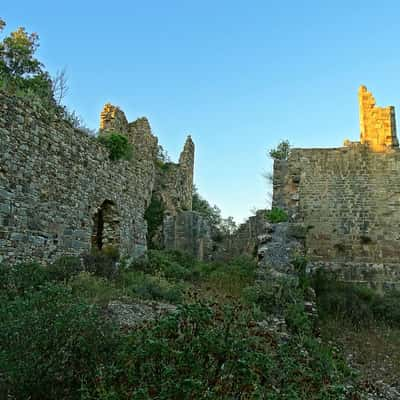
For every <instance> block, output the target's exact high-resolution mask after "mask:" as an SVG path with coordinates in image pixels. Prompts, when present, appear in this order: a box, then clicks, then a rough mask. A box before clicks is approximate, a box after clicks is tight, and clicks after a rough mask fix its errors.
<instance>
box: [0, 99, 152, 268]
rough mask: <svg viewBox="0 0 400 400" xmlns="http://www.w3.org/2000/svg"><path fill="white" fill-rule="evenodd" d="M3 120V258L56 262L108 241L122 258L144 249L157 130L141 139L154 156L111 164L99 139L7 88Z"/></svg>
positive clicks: (2, 103) (0, 111)
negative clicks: (115, 247)
mask: <svg viewBox="0 0 400 400" xmlns="http://www.w3.org/2000/svg"><path fill="white" fill-rule="evenodd" d="M121 113H122V111H121ZM28 121H29V122H28ZM0 124H1V126H0V170H1V173H0V224H1V226H0V231H1V232H2V233H1V237H2V244H1V247H0V255H1V257H2V259H3V260H5V261H9V262H16V261H26V260H34V259H40V261H43V262H50V261H53V260H54V259H56V258H58V257H59V256H61V255H66V254H67V255H80V254H82V253H84V252H88V251H89V250H90V249H91V248H92V247H93V246H102V245H104V246H106V245H115V246H117V247H119V249H120V252H121V254H122V255H123V256H132V255H135V254H136V255H138V254H140V253H143V250H145V249H146V232H147V225H146V222H145V221H144V217H143V215H144V210H145V208H146V207H147V205H148V203H149V200H150V196H151V192H152V189H153V185H154V176H155V167H154V159H153V154H155V152H156V151H157V139H156V138H155V137H154V136H152V135H151V133H150V132H147V136H146V137H144V138H143V139H142V140H146V141H147V146H148V147H147V153H146V152H144V153H142V154H141V157H140V158H139V157H135V158H134V160H132V162H128V161H115V162H111V161H110V160H109V155H108V151H107V150H106V149H105V147H104V146H102V145H100V144H99V143H98V142H97V140H96V139H95V138H93V137H90V136H88V135H86V134H85V133H83V132H81V131H79V130H76V129H73V128H71V126H70V125H69V124H68V123H66V122H64V121H62V120H61V119H59V118H57V117H56V116H55V115H54V113H52V112H50V111H48V110H46V109H44V108H43V107H41V106H40V105H38V104H34V105H33V104H31V103H30V102H29V101H28V100H23V99H19V98H14V97H10V96H7V95H6V94H4V93H2V92H0ZM132 142H133V140H132ZM111 209H112V212H111V211H110V210H111ZM100 211H101V212H102V213H103V214H102V217H101V221H100V220H99V218H97V217H98V216H99V212H100ZM96 216H97V217H96ZM96 218H97V219H96ZM99 227H100V228H101V230H102V232H101V233H100V232H99V231H98V228H99Z"/></svg>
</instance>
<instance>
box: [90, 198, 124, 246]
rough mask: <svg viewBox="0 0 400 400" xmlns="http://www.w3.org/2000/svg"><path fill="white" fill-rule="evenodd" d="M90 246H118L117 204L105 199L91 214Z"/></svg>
mask: <svg viewBox="0 0 400 400" xmlns="http://www.w3.org/2000/svg"><path fill="white" fill-rule="evenodd" d="M93 222H94V224H93V235H92V248H93V249H97V250H103V249H105V248H110V247H113V248H118V247H119V244H120V216H119V212H118V209H117V206H116V204H115V203H114V202H112V201H111V200H105V201H104V202H103V204H102V205H101V206H100V207H99V208H98V209H97V211H96V213H95V214H94V216H93Z"/></svg>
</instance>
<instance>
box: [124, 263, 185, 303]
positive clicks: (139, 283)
mask: <svg viewBox="0 0 400 400" xmlns="http://www.w3.org/2000/svg"><path fill="white" fill-rule="evenodd" d="M118 286H119V287H120V288H121V290H122V292H123V293H124V295H125V296H129V297H133V298H135V297H139V298H142V299H145V300H157V301H166V302H170V303H180V302H181V301H182V300H183V294H184V289H185V287H184V286H183V285H181V284H176V283H171V282H168V281H167V280H166V279H165V278H164V277H162V276H160V275H158V276H157V275H156V276H154V275H149V274H145V273H143V272H141V271H126V272H124V273H123V274H122V275H121V277H120V279H119V282H118Z"/></svg>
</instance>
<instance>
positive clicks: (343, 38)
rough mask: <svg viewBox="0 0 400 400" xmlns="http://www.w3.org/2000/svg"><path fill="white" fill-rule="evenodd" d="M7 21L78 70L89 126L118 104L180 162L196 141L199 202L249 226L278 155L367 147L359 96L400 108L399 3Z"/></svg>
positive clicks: (59, 13) (76, 4)
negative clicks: (144, 121) (355, 143)
mask: <svg viewBox="0 0 400 400" xmlns="http://www.w3.org/2000/svg"><path fill="white" fill-rule="evenodd" d="M0 17H2V18H3V19H5V21H6V22H7V30H6V32H7V33H8V32H10V30H14V29H16V28H17V27H18V26H24V27H26V28H27V30H28V31H30V32H37V33H38V34H39V36H40V43H41V47H40V50H39V53H38V56H39V58H40V59H41V61H43V63H44V64H45V65H46V67H47V69H48V70H49V71H50V72H51V73H55V71H56V70H57V69H60V68H62V67H66V68H67V73H68V78H69V88H70V89H69V94H68V96H67V98H66V100H65V103H66V104H67V105H68V106H69V107H70V108H71V109H73V110H76V111H77V113H78V114H80V115H81V116H82V117H83V119H84V120H85V121H86V124H87V125H88V126H89V127H91V128H96V129H97V127H98V123H99V113H100V111H101V109H102V106H103V104H104V103H106V102H111V103H113V104H116V105H119V106H120V107H121V108H122V109H123V110H124V111H125V113H126V115H127V117H128V119H129V120H134V119H136V118H137V117H139V116H143V115H144V116H147V117H148V118H149V120H150V123H151V125H152V128H153V131H154V133H155V134H156V135H157V136H158V137H159V139H160V143H161V144H162V145H163V146H164V147H165V148H166V149H167V150H168V151H169V153H170V154H171V156H172V158H173V159H176V158H177V157H178V155H179V152H180V150H181V148H182V146H183V143H184V140H185V137H186V135H187V134H188V133H191V134H192V136H193V138H194V141H195V143H196V171H195V181H196V185H197V186H198V188H199V191H200V193H201V194H202V195H203V196H204V197H206V198H207V199H208V200H209V201H210V202H211V203H216V204H217V205H218V206H219V207H220V208H221V209H222V211H223V215H224V216H228V215H233V216H234V217H235V218H236V219H237V220H238V221H239V222H240V221H241V220H242V219H244V218H245V217H246V216H248V215H249V214H250V209H251V208H253V207H257V208H262V207H265V205H266V201H267V192H268V191H270V188H268V186H267V184H266V182H265V180H264V179H263V178H262V176H261V175H262V173H263V172H264V171H268V170H270V169H271V166H272V164H271V162H270V160H268V158H267V156H266V152H267V149H269V148H271V147H274V146H276V144H277V143H278V142H279V141H280V140H282V139H289V141H290V142H291V143H292V144H293V145H294V146H295V147H330V146H340V145H341V143H342V141H343V139H345V138H349V139H352V140H357V139H358V135H359V127H358V105H357V89H358V86H359V85H360V84H365V85H367V87H368V88H369V89H370V90H372V91H373V93H374V94H375V97H376V99H377V101H378V104H379V105H382V106H383V105H395V106H396V109H397V110H399V109H400V108H399V107H398V106H399V105H400V104H399V103H400V101H399V100H400V80H399V72H400V49H399V38H400V24H399V20H400V2H399V1H398V0H397V1H385V0H381V1H377V0H375V1H368V0H364V1H351V0H347V1H341V0H336V1H325V0H324V1H321V0H319V1H301V0H295V1H281V2H278V1H268V0H264V1H251V0H248V1H233V0H230V1H225V0H223V1H222V0H221V1H218V0H214V1H209V0H201V1H199V0H197V1H194V0H192V1H190V0H187V1H175V0H169V1H165V0H164V1H161V0H159V1H136V0H132V1H118V0H114V1H110V0H108V1H96V2H93V1H84V0H80V1H78V0H69V1H59V2H55V1H44V0H35V1H32V0H29V1H25V0H19V1H3V3H2V5H1V10H0Z"/></svg>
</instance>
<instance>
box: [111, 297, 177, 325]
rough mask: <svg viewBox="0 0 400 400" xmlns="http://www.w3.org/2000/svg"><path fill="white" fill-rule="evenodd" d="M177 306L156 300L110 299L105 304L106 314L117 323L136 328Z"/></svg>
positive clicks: (174, 309) (173, 309) (168, 312)
mask: <svg viewBox="0 0 400 400" xmlns="http://www.w3.org/2000/svg"><path fill="white" fill-rule="evenodd" d="M176 310H177V307H176V306H174V305H172V304H168V303H160V302H156V301H144V300H142V301H139V300H137V301H136V302H134V303H132V302H130V303H123V302H121V301H112V302H110V303H109V304H108V306H107V310H106V311H107V314H108V316H109V317H111V318H112V319H113V320H114V321H116V322H117V323H118V324H119V325H121V326H123V327H128V328H136V327H139V326H140V325H143V324H144V323H146V322H150V321H154V320H157V319H159V318H161V317H162V316H164V315H167V314H170V313H173V312H176Z"/></svg>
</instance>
